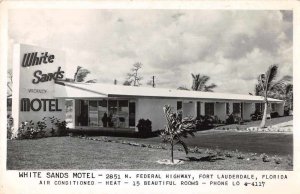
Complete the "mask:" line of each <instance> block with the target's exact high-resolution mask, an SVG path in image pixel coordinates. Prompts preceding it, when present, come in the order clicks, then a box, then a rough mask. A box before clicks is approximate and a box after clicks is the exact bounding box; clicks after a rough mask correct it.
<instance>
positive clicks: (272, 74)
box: [265, 64, 278, 91]
mask: <svg viewBox="0 0 300 194" xmlns="http://www.w3.org/2000/svg"><path fill="white" fill-rule="evenodd" d="M277 72H278V66H277V65H276V64H274V65H271V66H270V67H269V69H268V71H267V72H266V74H265V75H266V79H265V84H266V86H265V90H266V91H268V89H269V88H270V85H271V84H272V82H273V81H274V79H275V78H276V75H277Z"/></svg>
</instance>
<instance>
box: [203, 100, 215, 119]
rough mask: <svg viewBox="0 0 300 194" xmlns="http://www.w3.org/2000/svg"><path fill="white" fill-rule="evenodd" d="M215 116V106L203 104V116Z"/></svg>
mask: <svg viewBox="0 0 300 194" xmlns="http://www.w3.org/2000/svg"><path fill="white" fill-rule="evenodd" d="M214 114H215V104H214V103H205V115H209V116H213V115H214Z"/></svg>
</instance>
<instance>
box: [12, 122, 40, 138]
mask: <svg viewBox="0 0 300 194" xmlns="http://www.w3.org/2000/svg"><path fill="white" fill-rule="evenodd" d="M45 128H46V123H45V122H44V121H39V122H37V124H35V123H34V122H33V121H32V120H31V121H25V122H22V123H21V125H20V128H19V130H18V134H17V138H18V139H36V138H39V137H44V136H45V131H44V129H45Z"/></svg>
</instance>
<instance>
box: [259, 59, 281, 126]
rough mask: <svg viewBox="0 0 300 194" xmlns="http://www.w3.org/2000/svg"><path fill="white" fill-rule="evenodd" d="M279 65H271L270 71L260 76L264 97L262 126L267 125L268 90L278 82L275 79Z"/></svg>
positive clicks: (260, 85)
mask: <svg viewBox="0 0 300 194" xmlns="http://www.w3.org/2000/svg"><path fill="white" fill-rule="evenodd" d="M277 70H278V66H277V65H276V64H274V65H271V66H270V67H269V69H268V71H267V72H266V73H265V74H261V75H260V76H259V78H258V82H259V83H258V86H257V87H258V88H261V89H262V90H261V92H262V94H263V97H264V103H265V105H264V115H263V118H262V120H261V124H260V127H263V128H264V127H266V118H267V110H268V92H269V91H270V90H271V89H272V88H273V87H274V85H275V84H276V83H275V82H274V79H275V77H276V75H277Z"/></svg>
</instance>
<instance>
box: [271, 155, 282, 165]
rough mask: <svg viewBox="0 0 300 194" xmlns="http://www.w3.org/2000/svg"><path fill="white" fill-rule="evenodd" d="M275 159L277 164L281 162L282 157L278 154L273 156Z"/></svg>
mask: <svg viewBox="0 0 300 194" xmlns="http://www.w3.org/2000/svg"><path fill="white" fill-rule="evenodd" d="M273 159H274V162H275V163H276V164H280V163H281V161H282V159H281V158H280V157H278V156H277V155H275V156H274V157H273Z"/></svg>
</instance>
